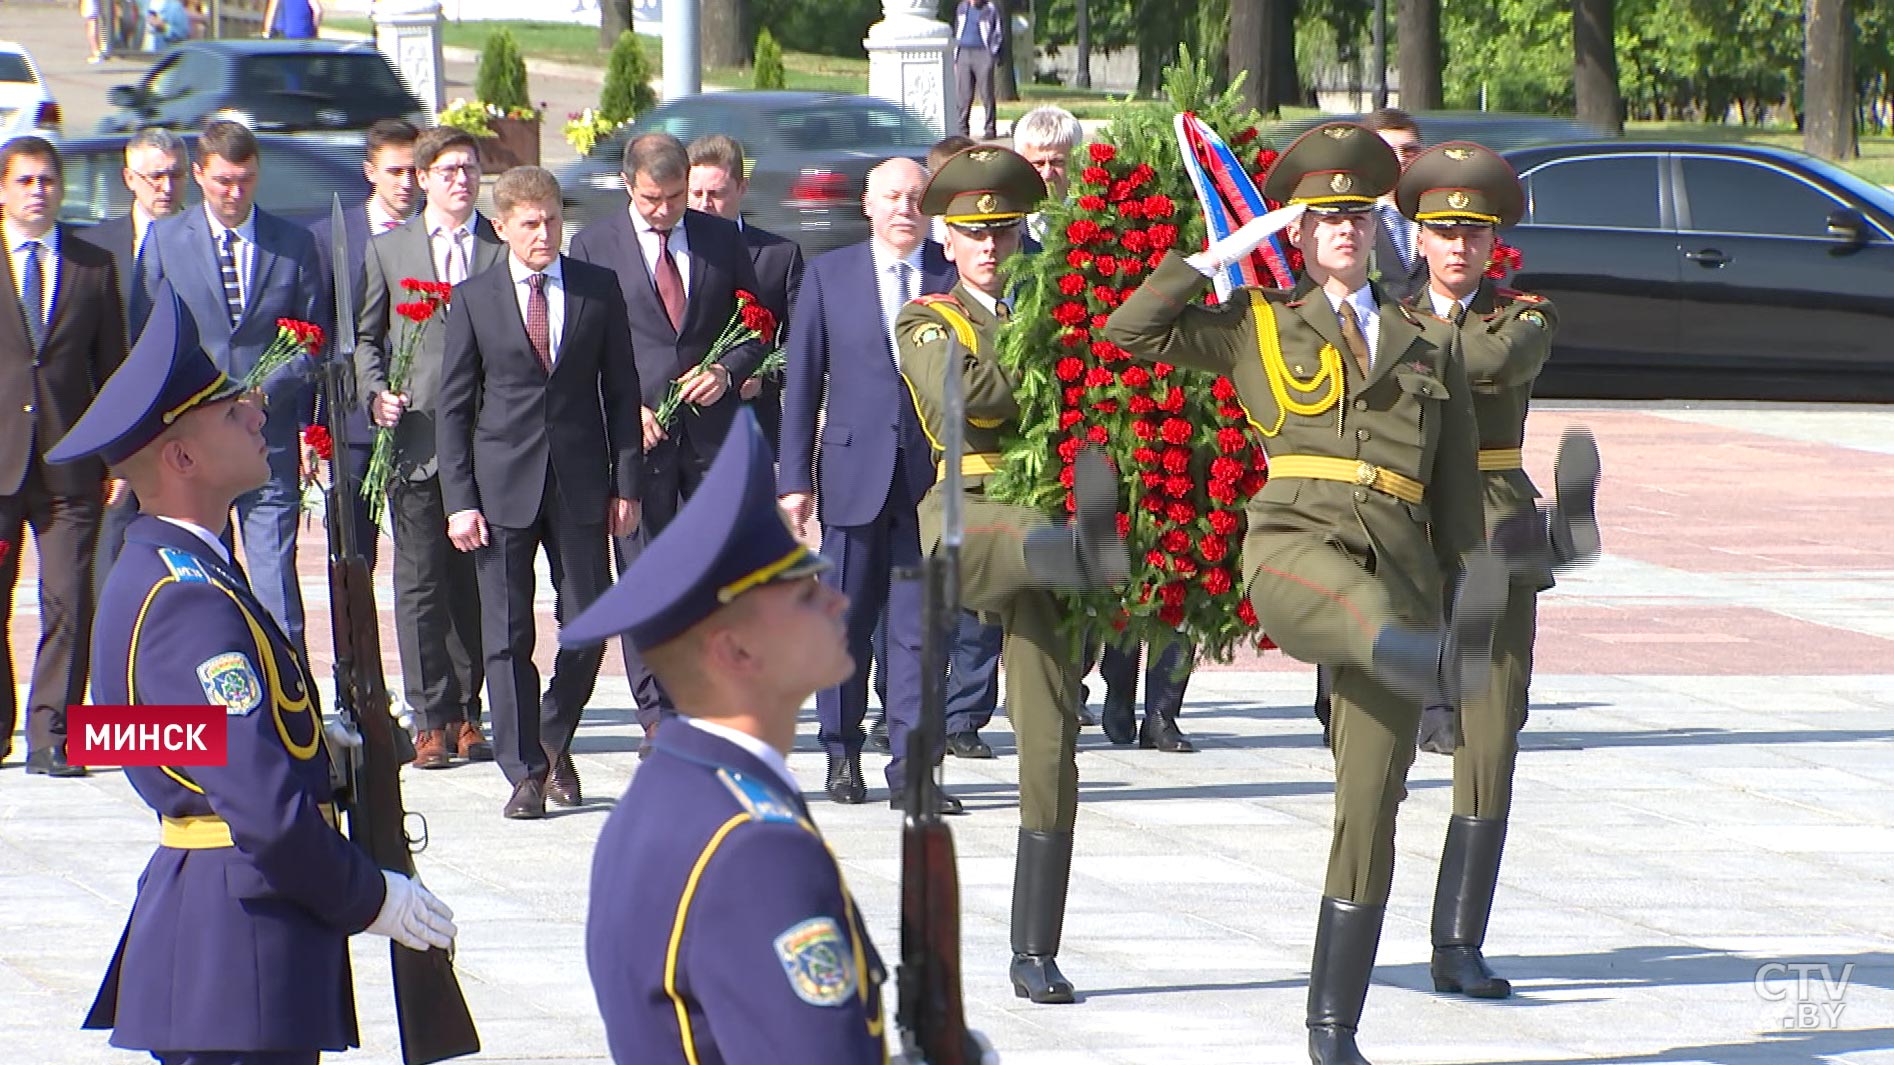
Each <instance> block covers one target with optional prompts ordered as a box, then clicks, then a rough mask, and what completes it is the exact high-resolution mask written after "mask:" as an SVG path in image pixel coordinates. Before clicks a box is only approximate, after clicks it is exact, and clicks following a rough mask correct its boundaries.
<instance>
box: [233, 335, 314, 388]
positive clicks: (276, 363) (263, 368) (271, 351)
mask: <svg viewBox="0 0 1894 1065" xmlns="http://www.w3.org/2000/svg"><path fill="white" fill-rule="evenodd" d="M321 350H322V327H321V326H319V325H317V324H315V323H314V322H304V321H301V320H299V319H295V318H278V319H277V320H276V337H275V338H274V339H272V340H271V341H270V346H269V347H267V348H265V349H263V357H262V358H259V359H258V360H257V361H256V365H255V366H252V367H250V372H249V373H247V374H245V375H244V377H243V387H244V388H245V389H251V388H261V387H262V386H263V382H265V381H268V380H269V379H270V378H271V377H273V376H275V375H276V371H278V370H280V369H282V368H283V367H284V366H287V365H289V362H290V360H292V359H294V358H296V357H297V356H299V355H314V354H315V353H316V352H318V351H321Z"/></svg>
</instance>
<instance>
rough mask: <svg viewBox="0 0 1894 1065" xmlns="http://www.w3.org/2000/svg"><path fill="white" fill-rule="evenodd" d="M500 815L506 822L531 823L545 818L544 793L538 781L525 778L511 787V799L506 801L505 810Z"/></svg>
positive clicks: (532, 778)
mask: <svg viewBox="0 0 1894 1065" xmlns="http://www.w3.org/2000/svg"><path fill="white" fill-rule="evenodd" d="M500 814H501V816H503V817H505V818H506V819H507V820H508V821H532V820H535V819H537V818H541V817H544V816H546V793H545V791H544V790H542V789H541V787H540V784H539V781H538V779H537V778H534V777H527V778H526V779H525V780H522V781H520V782H519V783H518V784H515V785H513V797H512V798H510V799H508V800H506V808H505V809H503V810H501V811H500Z"/></svg>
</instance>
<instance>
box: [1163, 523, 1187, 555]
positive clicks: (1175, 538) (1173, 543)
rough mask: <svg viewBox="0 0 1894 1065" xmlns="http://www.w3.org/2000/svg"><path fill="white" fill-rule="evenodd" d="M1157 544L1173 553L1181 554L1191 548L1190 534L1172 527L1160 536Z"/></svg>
mask: <svg viewBox="0 0 1894 1065" xmlns="http://www.w3.org/2000/svg"><path fill="white" fill-rule="evenodd" d="M1157 545H1158V546H1159V547H1161V548H1163V549H1164V550H1165V551H1167V552H1169V553H1171V554H1173V555H1181V554H1183V553H1184V552H1186V551H1188V550H1190V534H1189V533H1187V532H1185V531H1184V530H1182V529H1172V530H1171V531H1170V532H1167V533H1165V534H1164V535H1163V536H1160V537H1158V541H1157Z"/></svg>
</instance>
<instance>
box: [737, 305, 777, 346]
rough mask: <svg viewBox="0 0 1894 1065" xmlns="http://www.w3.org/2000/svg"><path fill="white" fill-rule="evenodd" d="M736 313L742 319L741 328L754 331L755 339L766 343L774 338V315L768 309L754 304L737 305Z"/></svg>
mask: <svg viewBox="0 0 1894 1065" xmlns="http://www.w3.org/2000/svg"><path fill="white" fill-rule="evenodd" d="M737 313H738V314H739V315H741V316H742V317H743V327H744V328H745V329H752V330H755V331H756V336H757V339H759V340H761V341H763V342H764V343H766V344H767V343H768V342H769V341H770V340H772V339H773V338H774V337H775V336H776V315H774V314H772V313H771V312H770V309H769V308H768V307H764V306H762V305H761V304H756V303H738V304H737Z"/></svg>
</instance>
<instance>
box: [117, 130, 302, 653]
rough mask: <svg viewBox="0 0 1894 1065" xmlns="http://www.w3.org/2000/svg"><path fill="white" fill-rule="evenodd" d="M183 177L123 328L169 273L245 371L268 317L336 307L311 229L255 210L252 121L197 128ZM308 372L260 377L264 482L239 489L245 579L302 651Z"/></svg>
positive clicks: (256, 159) (230, 363)
mask: <svg viewBox="0 0 1894 1065" xmlns="http://www.w3.org/2000/svg"><path fill="white" fill-rule="evenodd" d="M191 176H192V178H193V179H194V180H195V181H196V182H197V186H198V188H199V189H200V190H202V192H203V194H204V205H203V207H202V208H200V209H195V210H189V211H184V212H182V213H180V214H176V215H173V216H172V217H170V218H166V219H163V220H161V221H159V222H157V223H155V224H153V226H152V227H151V231H150V232H149V233H147V234H146V235H145V247H144V268H145V286H144V288H143V289H142V290H141V291H140V292H137V293H134V297H135V299H134V301H133V304H134V305H133V307H132V313H131V316H130V317H131V319H132V329H131V335H133V336H136V335H138V333H139V332H140V331H142V330H143V328H144V323H145V318H146V317H147V316H148V315H149V313H150V298H151V296H152V294H153V293H156V292H157V291H158V289H159V286H160V284H161V283H163V282H165V281H169V282H170V283H171V288H172V290H173V291H175V292H176V293H177V296H178V298H179V299H181V300H183V301H184V306H185V309H186V310H188V311H189V312H190V315H191V318H192V320H193V321H194V322H195V323H196V324H197V333H198V338H199V341H200V342H201V343H202V344H203V346H204V350H205V351H207V352H209V353H210V357H211V361H212V362H214V363H216V364H217V368H218V369H219V370H222V371H223V372H225V373H227V374H229V375H230V376H231V377H234V378H236V379H238V380H242V379H243V378H245V377H246V376H248V375H249V373H250V371H251V370H252V369H253V368H254V367H255V366H256V364H257V362H258V361H259V360H261V359H262V357H263V353H264V351H265V350H267V349H268V348H269V346H270V343H271V342H272V341H273V340H275V339H276V333H277V325H276V322H277V319H279V318H294V319H298V320H300V321H305V322H313V323H315V324H317V325H320V326H322V327H324V328H328V327H329V326H330V324H331V322H330V319H331V318H332V317H333V315H332V314H330V313H328V312H327V311H326V310H325V309H323V308H322V306H321V305H322V296H323V294H324V293H326V292H327V291H328V285H327V281H326V279H325V278H324V277H323V276H322V267H321V263H320V260H318V259H317V257H316V241H315V238H314V237H312V236H310V235H309V231H308V230H307V229H304V228H303V227H301V226H299V225H297V224H295V223H294V222H291V221H289V220H287V219H283V218H278V217H276V216H275V215H272V214H270V213H268V212H266V211H262V210H259V209H257V206H256V190H257V183H258V182H259V181H260V180H261V178H262V165H261V157H260V156H259V154H258V149H257V142H256V135H255V134H253V133H251V132H250V131H249V129H247V128H245V127H244V126H243V125H242V124H241V123H237V122H230V121H224V120H219V121H215V122H212V123H210V124H209V125H207V126H205V127H204V132H203V133H201V134H199V135H198V138H197V158H196V159H195V161H193V163H192V164H191ZM315 373H316V360H315V359H314V358H312V357H310V356H308V355H306V354H305V355H299V356H297V357H296V358H295V359H294V360H292V361H291V362H290V363H289V364H288V365H286V366H284V367H283V368H282V369H281V370H279V371H278V372H277V373H275V374H273V375H272V376H271V377H270V379H269V380H267V381H264V382H262V386H261V387H262V391H263V398H264V401H265V404H266V407H267V410H268V412H269V413H268V420H267V421H265V422H264V424H263V440H264V443H265V444H266V445H268V447H269V457H270V479H269V481H268V483H266V484H264V485H263V487H261V488H257V489H254V490H252V491H249V492H245V493H244V494H243V495H241V496H238V497H237V520H238V523H239V525H240V526H241V528H242V537H243V556H244V567H245V569H246V570H248V572H249V577H250V587H251V589H252V590H253V591H255V592H256V597H257V599H258V601H260V602H261V603H262V604H263V606H264V609H266V610H268V611H269V612H270V616H271V617H273V618H275V619H276V623H277V624H278V625H279V626H281V627H282V629H283V634H284V635H285V636H287V637H288V638H289V642H290V644H291V645H292V646H294V647H295V648H296V649H297V650H298V651H302V652H304V657H305V658H307V647H306V646H305V645H304V642H303V599H302V590H301V589H300V588H299V587H298V586H297V583H296V530H297V529H298V527H300V526H301V525H302V498H301V496H302V493H301V486H300V478H301V462H302V447H301V441H300V440H298V439H297V436H298V434H299V433H300V432H301V430H302V426H303V423H304V421H305V420H306V419H307V418H308V416H309V414H310V412H311V407H312V403H313V398H314V395H313V389H312V388H311V384H312V380H313V378H314V376H315Z"/></svg>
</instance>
